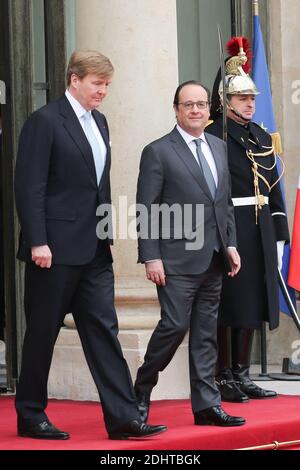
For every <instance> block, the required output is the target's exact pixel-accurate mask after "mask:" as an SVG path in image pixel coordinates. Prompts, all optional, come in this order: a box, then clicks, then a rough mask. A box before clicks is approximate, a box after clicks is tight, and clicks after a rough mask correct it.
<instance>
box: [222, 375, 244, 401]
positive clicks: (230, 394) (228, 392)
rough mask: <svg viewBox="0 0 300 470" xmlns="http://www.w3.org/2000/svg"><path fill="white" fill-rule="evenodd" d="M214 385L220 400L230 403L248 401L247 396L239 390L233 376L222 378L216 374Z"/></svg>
mask: <svg viewBox="0 0 300 470" xmlns="http://www.w3.org/2000/svg"><path fill="white" fill-rule="evenodd" d="M216 385H217V387H218V389H219V392H220V394H221V399H222V401H229V402H232V403H247V402H248V401H249V397H248V396H247V395H246V394H245V393H243V392H242V391H241V390H240V388H239V386H238V384H237V383H236V382H235V381H234V379H233V377H229V378H223V377H222V376H217V377H216Z"/></svg>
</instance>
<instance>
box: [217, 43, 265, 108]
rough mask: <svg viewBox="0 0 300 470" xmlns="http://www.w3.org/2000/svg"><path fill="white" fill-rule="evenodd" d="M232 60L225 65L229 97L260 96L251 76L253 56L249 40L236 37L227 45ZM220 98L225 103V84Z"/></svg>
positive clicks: (221, 83) (220, 87)
mask: <svg viewBox="0 0 300 470" xmlns="http://www.w3.org/2000/svg"><path fill="white" fill-rule="evenodd" d="M226 46H227V50H228V53H229V54H230V58H229V59H227V61H226V63H225V74H226V76H225V90H226V94H227V95H238V94H241V95H258V94H259V91H258V90H257V88H256V85H255V83H254V81H253V80H252V78H251V77H250V75H249V72H250V61H251V54H250V50H249V43H248V40H247V38H244V37H234V38H232V39H231V40H230V41H229V42H228V43H227V44H226ZM219 96H220V100H221V102H223V82H222V81H221V82H220V86H219Z"/></svg>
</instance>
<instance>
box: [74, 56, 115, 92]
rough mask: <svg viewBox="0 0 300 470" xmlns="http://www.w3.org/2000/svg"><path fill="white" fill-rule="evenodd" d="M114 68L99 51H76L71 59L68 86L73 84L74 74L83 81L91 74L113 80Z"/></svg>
mask: <svg viewBox="0 0 300 470" xmlns="http://www.w3.org/2000/svg"><path fill="white" fill-rule="evenodd" d="M113 72H114V68H113V65H112V63H111V61H110V60H109V59H108V58H107V57H105V56H104V55H103V54H101V53H100V52H98V51H91V50H82V51H74V52H73V54H72V55H71V57H70V60H69V64H68V68H67V73H66V81H67V86H69V85H70V84H71V76H72V75H73V73H74V74H75V75H77V77H79V78H80V79H83V78H84V77H85V76H86V75H88V74H89V73H93V74H95V75H98V76H99V77H101V78H111V76H112V75H113Z"/></svg>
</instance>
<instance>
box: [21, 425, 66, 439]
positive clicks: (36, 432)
mask: <svg viewBox="0 0 300 470" xmlns="http://www.w3.org/2000/svg"><path fill="white" fill-rule="evenodd" d="M18 436H21V437H31V438H33V439H55V440H64V439H69V438H70V435H69V434H68V433H67V432H64V431H60V430H59V429H57V428H56V427H55V426H53V424H51V423H49V422H48V421H43V422H42V423H39V424H34V425H32V426H27V427H22V426H20V425H19V426H18Z"/></svg>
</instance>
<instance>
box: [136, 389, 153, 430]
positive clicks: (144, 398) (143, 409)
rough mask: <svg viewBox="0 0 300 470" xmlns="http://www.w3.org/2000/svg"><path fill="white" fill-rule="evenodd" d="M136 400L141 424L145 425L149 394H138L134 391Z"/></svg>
mask: <svg viewBox="0 0 300 470" xmlns="http://www.w3.org/2000/svg"><path fill="white" fill-rule="evenodd" d="M136 398H137V403H138V409H139V412H140V417H141V422H142V423H146V422H147V421H148V415H149V407H150V393H147V392H143V393H140V392H137V391H136Z"/></svg>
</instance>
